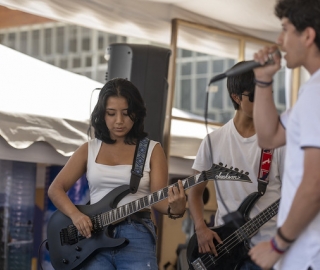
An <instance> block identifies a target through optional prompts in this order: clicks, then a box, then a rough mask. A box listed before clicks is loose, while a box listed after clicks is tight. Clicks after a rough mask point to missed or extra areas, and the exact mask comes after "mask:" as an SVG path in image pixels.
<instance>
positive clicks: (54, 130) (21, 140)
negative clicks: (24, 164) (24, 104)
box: [0, 111, 89, 156]
mask: <svg viewBox="0 0 320 270" xmlns="http://www.w3.org/2000/svg"><path fill="white" fill-rule="evenodd" d="M88 122H89V121H83V122H80V121H74V120H68V119H59V118H53V117H46V116H41V115H31V114H21V113H20V114H19V113H8V112H1V111H0V135H1V136H2V137H3V138H4V139H5V140H6V141H7V143H8V144H9V145H11V146H12V147H14V148H16V149H25V148H28V147H30V146H31V145H32V144H33V143H34V142H39V141H45V142H47V143H48V144H50V145H51V146H52V147H53V148H54V149H55V150H56V151H57V152H58V153H60V154H61V155H63V156H70V155H71V154H72V153H73V152H74V151H75V150H76V149H77V148H78V147H79V146H80V145H81V144H83V143H84V142H85V141H87V140H88V135H87V134H86V131H87V129H88V126H89V123H88Z"/></svg>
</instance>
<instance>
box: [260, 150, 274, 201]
mask: <svg viewBox="0 0 320 270" xmlns="http://www.w3.org/2000/svg"><path fill="white" fill-rule="evenodd" d="M272 155H273V149H271V150H268V149H261V158H260V166H259V172H258V192H259V194H260V195H261V196H263V195H264V193H265V192H266V189H267V185H268V184H269V171H270V167H271V163H272Z"/></svg>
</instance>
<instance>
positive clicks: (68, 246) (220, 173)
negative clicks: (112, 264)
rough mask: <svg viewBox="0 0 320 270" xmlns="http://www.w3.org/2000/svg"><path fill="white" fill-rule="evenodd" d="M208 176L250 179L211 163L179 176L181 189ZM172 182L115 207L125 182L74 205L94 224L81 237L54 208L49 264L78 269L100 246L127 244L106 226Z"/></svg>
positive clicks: (157, 197)
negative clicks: (96, 198) (95, 198)
mask: <svg viewBox="0 0 320 270" xmlns="http://www.w3.org/2000/svg"><path fill="white" fill-rule="evenodd" d="M208 180H232V181H246V182H251V180H250V178H249V177H248V173H243V171H240V172H239V170H238V169H232V167H231V168H230V169H229V168H227V167H224V166H223V164H219V165H216V164H213V165H212V167H211V168H210V169H209V170H208V171H203V172H201V173H199V174H197V175H194V176H190V177H188V178H186V179H183V180H182V184H183V187H184V189H188V188H190V187H192V186H194V185H197V184H199V183H201V182H204V181H208ZM172 186H176V187H178V183H175V184H172V185H170V186H168V187H165V188H163V189H161V190H159V191H156V192H154V193H152V194H150V195H147V196H144V197H142V198H140V199H137V200H135V201H132V202H130V203H127V204H125V205H122V206H120V207H116V206H117V204H118V203H119V201H120V200H121V199H122V198H123V197H124V196H125V195H126V194H127V192H126V191H127V189H128V186H127V185H125V186H120V187H118V188H115V189H114V190H112V191H111V192H110V193H108V194H107V195H106V196H105V197H103V198H102V199H101V200H100V201H99V202H97V203H95V204H92V205H77V208H78V209H79V210H80V211H81V212H82V213H84V214H86V215H88V216H89V217H90V219H91V221H92V224H93V231H92V233H91V237H90V238H85V237H83V236H82V235H81V234H80V233H79V232H78V230H77V228H76V227H75V226H74V225H73V224H72V221H71V219H70V218H69V217H67V216H66V215H64V214H63V213H62V212H60V211H59V210H57V211H55V212H54V213H53V214H52V216H51V218H50V220H49V222H48V227H47V236H48V239H47V247H48V250H49V255H50V260H51V264H52V266H53V267H54V268H55V269H59V270H70V269H79V268H81V265H82V264H83V262H84V261H85V260H86V259H87V258H89V257H90V256H91V255H93V254H94V253H95V252H96V251H98V250H99V249H101V248H115V247H118V248H119V247H121V246H125V245H127V244H128V240H127V239H126V238H112V237H110V235H109V233H108V226H109V225H111V224H114V223H117V222H119V221H121V220H123V219H125V218H126V217H128V216H130V215H131V214H133V213H135V212H138V211H139V210H141V209H143V208H146V207H148V206H150V205H153V204H155V203H157V202H159V201H162V200H164V199H166V198H167V197H168V189H169V187H172Z"/></svg>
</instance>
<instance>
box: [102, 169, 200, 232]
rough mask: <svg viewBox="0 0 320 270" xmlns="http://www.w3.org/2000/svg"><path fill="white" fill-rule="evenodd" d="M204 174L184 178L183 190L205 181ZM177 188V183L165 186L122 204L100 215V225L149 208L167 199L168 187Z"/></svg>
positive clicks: (105, 224)
mask: <svg viewBox="0 0 320 270" xmlns="http://www.w3.org/2000/svg"><path fill="white" fill-rule="evenodd" d="M205 176H206V172H202V173H199V174H196V175H193V176H190V177H188V178H185V179H183V180H182V185H183V188H184V189H185V190H186V189H189V188H191V187H193V186H195V185H197V184H200V183H202V182H204V181H205V179H206V177H205ZM173 186H175V187H178V183H174V184H172V185H170V186H167V187H165V188H163V189H161V190H158V191H156V192H154V193H152V194H149V195H146V196H144V197H141V198H139V199H137V200H135V201H132V202H129V203H127V204H124V205H122V206H119V207H117V208H115V209H112V210H110V211H108V212H105V213H102V214H101V215H100V218H101V220H102V225H103V226H107V225H109V224H112V223H114V222H116V221H118V220H121V219H123V218H125V217H127V216H129V215H131V214H133V213H135V212H138V211H140V210H141V209H144V208H146V207H148V206H151V205H153V204H155V203H158V202H160V201H162V200H164V199H166V198H168V190H169V188H170V187H173Z"/></svg>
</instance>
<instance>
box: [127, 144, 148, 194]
mask: <svg viewBox="0 0 320 270" xmlns="http://www.w3.org/2000/svg"><path fill="white" fill-rule="evenodd" d="M149 143H150V140H149V139H148V138H143V139H142V140H139V141H138V143H137V146H136V150H135V153H134V159H133V163H132V169H131V178H130V191H131V193H132V194H134V193H136V192H137V190H138V187H139V184H140V179H141V177H142V176H143V168H144V164H145V163H146V157H147V153H148V148H149Z"/></svg>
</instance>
